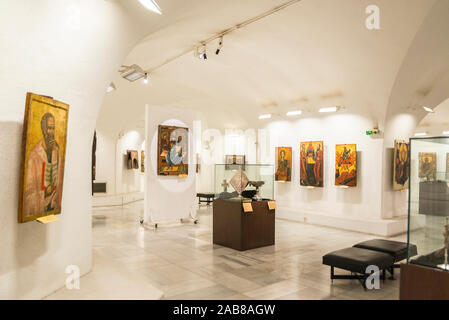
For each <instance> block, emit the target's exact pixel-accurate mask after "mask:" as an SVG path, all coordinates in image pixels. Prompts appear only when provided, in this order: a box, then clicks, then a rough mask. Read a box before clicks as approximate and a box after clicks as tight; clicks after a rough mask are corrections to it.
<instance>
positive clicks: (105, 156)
mask: <svg viewBox="0 0 449 320" xmlns="http://www.w3.org/2000/svg"><path fill="white" fill-rule="evenodd" d="M96 130H97V153H96V157H97V160H96V176H95V182H106V194H108V195H109V194H115V193H116V188H115V180H116V178H115V175H116V168H115V167H116V160H117V159H116V158H117V156H116V153H117V137H118V134H117V137H116V136H115V135H114V136H112V135H108V134H107V132H104V131H103V130H99V129H96Z"/></svg>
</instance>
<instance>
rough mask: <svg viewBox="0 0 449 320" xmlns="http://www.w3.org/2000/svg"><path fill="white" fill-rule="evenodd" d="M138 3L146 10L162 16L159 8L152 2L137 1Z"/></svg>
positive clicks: (146, 0) (149, 0)
mask: <svg viewBox="0 0 449 320" xmlns="http://www.w3.org/2000/svg"><path fill="white" fill-rule="evenodd" d="M139 2H140V3H141V4H142V5H143V6H144V7H145V8H147V9H148V10H150V11H153V12H156V13H157V14H162V11H161V8H159V6H158V5H157V3H156V1H154V0H139Z"/></svg>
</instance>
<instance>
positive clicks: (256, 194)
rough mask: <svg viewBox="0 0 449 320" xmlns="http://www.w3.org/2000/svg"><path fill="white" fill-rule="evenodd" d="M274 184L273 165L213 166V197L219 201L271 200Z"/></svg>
mask: <svg viewBox="0 0 449 320" xmlns="http://www.w3.org/2000/svg"><path fill="white" fill-rule="evenodd" d="M273 184H274V167H273V165H259V164H257V165H256V164H246V165H234V166H233V169H232V170H229V169H228V166H227V165H225V164H217V165H215V190H214V191H215V196H216V197H217V198H219V199H231V198H234V199H236V200H242V201H243V200H245V201H247V200H249V201H251V200H254V201H260V200H272V199H273V189H274V188H273Z"/></svg>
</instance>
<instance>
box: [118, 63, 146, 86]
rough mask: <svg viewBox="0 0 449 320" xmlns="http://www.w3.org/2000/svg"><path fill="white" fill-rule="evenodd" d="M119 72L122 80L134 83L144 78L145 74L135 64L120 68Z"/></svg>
mask: <svg viewBox="0 0 449 320" xmlns="http://www.w3.org/2000/svg"><path fill="white" fill-rule="evenodd" d="M119 72H120V73H121V74H122V78H124V79H126V80H128V81H130V82H134V81H136V80H139V79H141V78H143V77H145V74H146V72H145V71H144V70H143V69H142V68H141V67H139V66H138V65H137V64H133V65H131V66H121V69H120V70H119Z"/></svg>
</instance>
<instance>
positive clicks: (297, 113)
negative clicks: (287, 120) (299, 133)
mask: <svg viewBox="0 0 449 320" xmlns="http://www.w3.org/2000/svg"><path fill="white" fill-rule="evenodd" d="M301 113H302V111H301V110H293V111H289V112H287V116H289V117H292V116H299V115H300V114H301Z"/></svg>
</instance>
